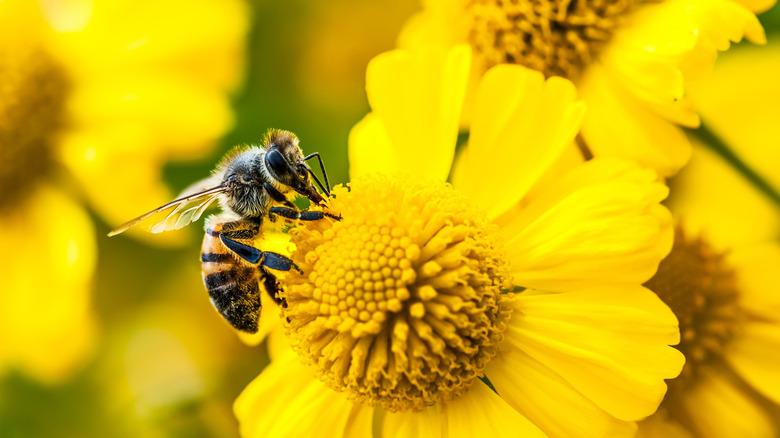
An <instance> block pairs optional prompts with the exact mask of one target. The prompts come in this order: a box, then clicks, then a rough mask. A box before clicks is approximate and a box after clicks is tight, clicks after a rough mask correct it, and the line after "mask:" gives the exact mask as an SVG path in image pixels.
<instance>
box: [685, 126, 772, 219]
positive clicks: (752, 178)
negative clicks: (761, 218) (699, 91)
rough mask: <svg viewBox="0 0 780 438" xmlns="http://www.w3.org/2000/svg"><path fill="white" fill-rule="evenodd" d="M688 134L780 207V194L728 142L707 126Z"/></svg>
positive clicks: (690, 131) (692, 130)
mask: <svg viewBox="0 0 780 438" xmlns="http://www.w3.org/2000/svg"><path fill="white" fill-rule="evenodd" d="M688 132H689V133H690V134H691V135H693V136H694V137H696V138H698V139H699V140H701V141H702V142H703V143H704V144H705V145H707V147H709V148H710V150H712V151H713V152H715V153H716V154H718V155H719V156H720V157H721V158H723V159H724V160H726V161H727V162H728V163H729V164H731V166H732V167H733V168H734V169H736V170H737V172H739V173H740V174H741V175H742V176H743V177H744V178H745V179H747V180H748V181H749V182H750V183H751V184H752V185H753V186H754V187H756V188H757V189H758V190H759V191H760V192H761V193H763V194H764V195H765V196H766V197H767V198H769V200H770V201H772V202H773V203H774V204H775V205H776V206H777V207H780V192H778V191H777V189H776V188H775V187H773V186H772V184H771V183H769V181H767V180H766V178H764V177H763V176H762V175H761V174H759V173H758V172H756V171H755V170H753V168H752V167H750V165H748V164H747V163H746V162H745V161H744V160H742V158H740V157H739V155H737V153H736V152H734V150H733V149H732V148H731V147H730V146H729V145H728V144H726V142H725V141H724V140H723V139H722V138H721V137H719V136H718V135H717V134H715V132H713V131H712V130H711V129H710V128H709V127H708V126H707V125H705V124H702V125H701V126H699V128H698V129H689V130H688Z"/></svg>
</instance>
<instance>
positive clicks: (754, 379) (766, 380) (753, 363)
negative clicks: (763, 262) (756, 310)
mask: <svg viewBox="0 0 780 438" xmlns="http://www.w3.org/2000/svg"><path fill="white" fill-rule="evenodd" d="M776 268H777V265H775V269H776ZM777 285H778V283H775V284H774V289H775V290H773V291H772V292H775V293H776V292H777V291H776V289H777ZM773 316H774V317H777V314H776V313H775V314H774V315H773ZM724 356H725V357H726V360H728V362H729V363H730V364H731V365H732V366H733V367H734V368H735V369H736V370H737V371H738V372H739V373H740V375H741V376H742V378H744V379H745V380H747V381H748V382H749V383H750V384H751V385H753V387H754V388H755V389H756V390H757V391H758V392H760V393H762V394H764V395H765V396H766V397H768V398H770V399H771V400H773V401H774V402H775V403H780V373H779V372H778V370H777V364H778V363H780V324H779V323H777V322H771V323H768V322H767V323H765V322H750V323H746V324H743V326H742V327H740V332H739V335H738V336H737V337H735V338H734V340H733V341H732V342H731V344H730V345H729V347H728V350H727V351H726V352H725V354H724Z"/></svg>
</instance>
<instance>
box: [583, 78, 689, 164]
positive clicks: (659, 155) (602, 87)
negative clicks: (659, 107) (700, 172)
mask: <svg viewBox="0 0 780 438" xmlns="http://www.w3.org/2000/svg"><path fill="white" fill-rule="evenodd" d="M579 90H580V93H581V95H582V98H583V99H584V100H585V102H586V104H587V105H588V111H587V113H586V114H585V120H584V121H583V125H582V135H583V137H584V139H585V141H586V143H587V145H588V147H589V148H590V149H591V151H592V152H593V154H594V155H595V156H597V157H620V158H626V159H629V160H632V161H636V162H638V163H640V164H642V165H644V166H647V167H651V168H653V169H656V170H657V171H658V172H659V173H660V174H661V175H662V176H668V175H672V174H674V173H675V172H677V171H678V170H679V169H680V168H681V167H682V166H683V165H685V163H686V162H687V161H688V159H689V158H690V154H691V146H690V143H689V142H688V139H687V137H686V136H685V134H684V133H683V132H682V130H681V129H680V128H679V127H677V126H676V125H675V124H674V123H672V122H671V121H669V120H668V119H666V118H664V117H662V116H660V115H659V114H657V113H656V112H654V111H652V110H651V109H650V108H648V107H647V106H646V105H643V104H642V103H641V102H640V101H638V100H637V99H636V98H635V97H633V96H631V95H630V94H628V92H627V91H626V90H625V89H624V88H623V87H622V86H621V85H620V83H619V82H616V79H615V77H613V76H612V75H611V74H610V72H609V71H608V70H607V69H606V68H604V67H602V66H600V65H598V64H594V65H592V66H591V67H589V68H588V72H587V73H586V76H585V77H584V78H583V80H582V82H581V84H580V86H579Z"/></svg>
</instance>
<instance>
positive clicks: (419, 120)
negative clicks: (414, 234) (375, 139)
mask: <svg viewBox="0 0 780 438" xmlns="http://www.w3.org/2000/svg"><path fill="white" fill-rule="evenodd" d="M470 59H471V52H470V49H469V48H468V47H467V46H456V47H454V48H452V49H449V50H447V51H442V50H439V49H433V48H431V49H424V50H423V49H421V50H419V51H417V50H415V51H408V50H394V51H390V52H386V53H383V54H381V55H379V56H377V57H375V58H374V59H372V60H371V62H370V63H369V65H368V68H367V70H366V92H367V94H368V101H369V103H370V104H371V108H372V110H373V112H374V114H375V115H376V117H377V118H378V119H379V120H380V122H381V124H382V126H383V127H384V129H385V130H386V132H387V136H388V138H389V139H390V143H391V144H392V146H393V149H394V150H395V152H396V156H397V157H398V161H397V164H398V165H399V167H400V168H399V169H398V170H402V171H405V172H409V173H411V174H413V175H417V176H419V177H428V178H435V179H439V180H445V179H446V178H447V175H448V174H449V171H450V166H451V164H452V158H453V155H454V153H455V141H456V138H457V135H458V121H459V118H460V113H461V107H462V104H463V97H464V95H465V92H466V83H467V80H468V72H469V65H470Z"/></svg>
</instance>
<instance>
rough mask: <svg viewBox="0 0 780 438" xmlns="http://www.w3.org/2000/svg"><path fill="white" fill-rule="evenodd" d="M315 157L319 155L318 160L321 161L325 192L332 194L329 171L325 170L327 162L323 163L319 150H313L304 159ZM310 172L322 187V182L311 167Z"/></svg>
mask: <svg viewBox="0 0 780 438" xmlns="http://www.w3.org/2000/svg"><path fill="white" fill-rule="evenodd" d="M314 157H317V161H318V162H319V163H320V171H322V177H323V178H325V187H326V188H325V189H324V190H325V193H327V195H328V196H330V181H328V172H326V171H325V164H323V163H322V157H320V153H319V152H313V153H311V154H309V155H307V156H305V157H304V158H303V161H308V160H310V159H312V158H314ZM309 173H311V175H312V176H313V177H314V180H315V181H317V184H318V185H319V186H320V188H323V187H322V183H321V182H320V180H319V179H317V175H315V174H314V172H312V170H311V168H309Z"/></svg>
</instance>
